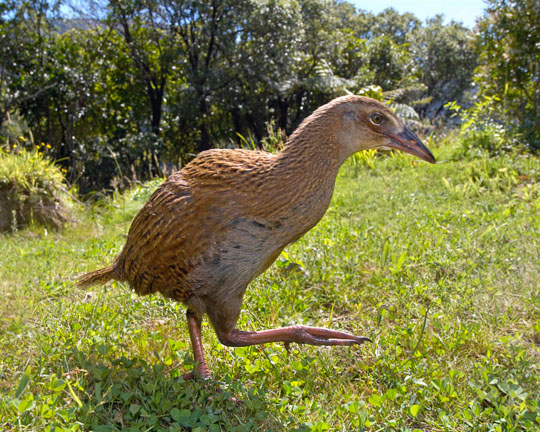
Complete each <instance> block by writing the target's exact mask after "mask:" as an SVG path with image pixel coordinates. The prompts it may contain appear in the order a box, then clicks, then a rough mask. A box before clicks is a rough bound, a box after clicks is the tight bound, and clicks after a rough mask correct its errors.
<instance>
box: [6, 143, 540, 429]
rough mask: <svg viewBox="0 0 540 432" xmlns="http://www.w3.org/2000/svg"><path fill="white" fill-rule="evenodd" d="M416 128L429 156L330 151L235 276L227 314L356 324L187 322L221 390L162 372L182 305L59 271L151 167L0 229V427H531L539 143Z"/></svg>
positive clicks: (138, 195)
mask: <svg viewBox="0 0 540 432" xmlns="http://www.w3.org/2000/svg"><path fill="white" fill-rule="evenodd" d="M458 138H459V137H458ZM433 144H434V143H432V142H430V143H429V145H430V147H432V149H433V150H434V153H435V155H436V157H437V159H438V160H439V161H440V163H438V164H437V165H434V166H431V165H428V164H424V163H422V162H419V161H418V160H415V159H414V158H412V157H410V156H394V157H391V158H376V159H374V163H375V168H376V169H372V168H371V167H370V166H369V163H367V158H366V163H365V164H364V163H363V162H362V163H359V164H357V165H354V162H353V161H350V162H348V163H346V165H345V166H344V168H343V169H342V171H341V173H340V176H339V178H338V181H337V189H336V194H335V196H334V199H333V202H332V205H331V207H330V209H329V211H328V214H327V215H326V216H325V218H324V219H323V221H322V222H321V224H319V225H318V226H317V227H316V228H315V229H314V230H312V231H311V232H310V233H308V234H307V235H306V236H305V237H304V238H303V239H301V240H300V241H299V242H297V243H295V244H293V245H291V246H289V247H288V248H287V250H286V253H285V254H283V255H282V256H281V257H279V259H278V261H277V262H276V264H275V265H274V266H273V267H271V268H270V269H269V270H268V271H267V272H266V273H264V274H263V275H262V276H261V277H259V278H258V279H257V280H255V281H254V282H253V283H252V284H251V286H250V288H249V289H248V291H247V293H246V298H245V303H244V310H243V312H242V314H241V317H240V323H239V327H240V328H242V329H247V330H256V329H264V328H273V327H277V326H283V325H290V324H294V323H300V324H310V325H317V326H321V327H333V328H341V329H344V330H347V331H350V332H353V333H356V334H363V335H366V336H370V337H371V338H372V339H373V340H374V343H373V344H369V345H363V346H361V347H334V348H328V349H326V348H321V347H311V346H306V345H302V346H298V345H293V346H291V347H290V348H291V349H290V352H287V351H286V350H285V348H284V347H282V346H280V345H278V344H267V345H265V346H257V347H245V348H227V347H224V346H222V345H221V344H220V343H219V341H218V340H217V338H216V336H215V333H214V331H213V330H212V328H211V326H210V325H208V324H207V323H206V322H205V323H204V324H203V337H204V338H203V340H204V345H205V349H206V350H207V352H208V357H209V363H210V367H211V370H212V373H213V376H214V377H215V378H216V380H217V381H219V386H220V387H221V391H220V390H218V385H217V383H214V382H210V383H197V382H184V381H183V379H182V378H181V376H182V374H183V373H185V372H186V371H188V370H189V369H190V368H191V363H192V362H193V358H192V355H191V348H190V344H189V337H188V335H187V334H188V333H187V326H186V324H185V308H184V307H183V306H182V305H180V304H176V303H173V302H172V301H169V300H167V299H164V298H162V297H161V296H159V295H152V296H146V297H138V296H136V295H134V294H133V293H132V292H131V290H130V289H129V287H127V286H126V285H124V284H120V283H113V284H111V285H109V286H105V287H94V288H92V290H91V291H80V290H77V289H76V288H75V287H74V285H73V280H74V279H75V275H76V274H79V273H81V272H83V271H85V270H90V269H94V268H97V267H99V266H102V265H104V264H106V263H108V262H110V261H111V260H112V259H113V257H114V256H115V255H116V254H117V253H118V252H119V251H120V248H121V247H122V245H123V243H124V241H125V237H124V236H125V233H126V232H127V229H128V227H129V224H130V222H131V220H132V218H133V216H134V214H135V212H136V211H137V209H138V208H140V206H141V205H142V204H143V203H144V202H145V201H146V199H147V198H148V196H149V194H150V193H152V191H153V190H155V188H156V187H157V186H158V184H159V180H156V181H153V182H152V183H151V184H145V185H142V186H138V187H136V188H134V189H133V190H130V191H129V192H126V193H124V194H116V195H115V196H114V199H112V200H111V199H110V198H105V199H104V200H103V201H102V202H100V203H99V205H98V206H94V207H90V206H89V207H87V208H86V209H85V210H84V211H81V212H80V213H79V214H78V215H77V217H78V219H79V223H78V224H77V226H72V227H68V228H67V229H66V230H64V231H63V232H62V233H55V232H52V233H51V232H48V233H47V232H44V231H37V232H30V231H19V232H18V233H15V234H11V235H6V234H4V235H0V236H1V238H0V241H1V243H2V248H1V249H0V296H1V297H2V299H3V301H2V302H0V394H1V397H0V429H2V430H13V431H25V430H52V429H53V428H55V429H56V430H79V431H82V430H96V431H100V430H103V431H104V430H109V431H110V430H131V431H145V430H148V429H150V428H153V429H154V430H237V431H247V430H274V431H279V430H283V431H292V430H297V431H307V430H314V431H324V430H332V431H333V430H336V431H351V430H389V431H392V430H395V431H398V430H409V431H413V430H416V431H425V430H444V431H484V430H494V431H533V430H537V429H538V428H539V426H540V420H539V419H540V407H539V406H538V388H539V385H540V382H539V373H538V361H537V358H538V347H537V344H538V340H539V338H540V328H539V326H538V324H537V322H536V321H537V319H536V318H537V311H538V292H537V291H538V290H537V287H538V285H539V283H540V280H539V274H538V271H537V270H538V269H537V263H538V259H539V244H538V239H539V235H540V232H539V226H538V220H540V214H539V213H540V206H539V202H540V187H539V184H540V183H539V182H540V171H539V166H540V164H539V160H538V158H537V157H536V156H534V155H531V154H527V153H525V154H521V155H520V154H512V155H510V154H508V153H501V154H498V155H494V156H493V157H491V158H487V157H485V155H483V156H482V157H475V156H474V155H473V156H472V157H471V156H467V157H466V158H461V157H459V155H462V154H463V149H462V148H460V147H459V146H460V145H461V140H460V139H457V138H456V137H450V138H448V139H447V140H444V141H441V142H440V146H434V145H433ZM29 269H31V270H29ZM233 396H234V397H236V398H239V399H241V400H242V401H243V404H242V405H237V404H236V403H235V402H234V401H233V399H232V397H233Z"/></svg>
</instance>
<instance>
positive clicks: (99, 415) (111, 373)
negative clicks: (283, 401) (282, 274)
mask: <svg viewBox="0 0 540 432" xmlns="http://www.w3.org/2000/svg"><path fill="white" fill-rule="evenodd" d="M73 354H74V357H75V363H76V364H77V365H78V366H77V367H76V368H74V369H72V372H71V374H72V375H73V376H71V378H72V379H73V381H75V382H77V383H78V384H79V388H78V389H75V392H76V393H77V394H78V395H79V396H80V395H84V398H82V397H81V398H80V399H79V400H77V397H76V396H75V394H73V396H74V399H75V402H76V403H77V404H79V410H78V411H79V413H80V415H79V416H78V420H79V421H80V422H81V423H82V424H83V425H84V429H86V430H93V431H95V432H104V431H120V430H121V431H133V432H135V431H146V430H170V431H181V430H201V431H220V430H228V431H247V430H253V429H255V430H259V429H262V430H283V429H284V428H283V425H281V424H280V423H279V420H278V419H275V418H271V416H270V415H269V414H268V402H267V400H266V397H265V395H264V394H257V392H256V391H253V390H250V391H246V389H245V388H244V387H243V385H242V383H241V382H239V381H235V380H234V377H231V376H226V377H224V381H225V382H221V383H217V382H215V381H211V382H202V381H200V380H199V381H191V380H189V381H185V380H184V379H183V378H182V373H181V372H180V371H177V370H175V369H170V368H167V367H166V366H164V365H163V364H157V365H151V364H148V363H147V362H146V361H145V360H143V359H141V358H138V357H135V358H127V357H121V358H118V359H114V360H112V361H111V362H110V364H108V365H106V364H103V363H101V362H98V361H96V360H95V359H93V358H89V357H88V355H87V353H84V352H82V351H78V350H74V352H73ZM77 375H79V376H77ZM75 392H73V393H75ZM238 400H241V401H242V402H241V403H239V402H238ZM197 428H200V429H197Z"/></svg>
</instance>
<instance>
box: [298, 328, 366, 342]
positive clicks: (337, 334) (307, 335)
mask: <svg viewBox="0 0 540 432" xmlns="http://www.w3.org/2000/svg"><path fill="white" fill-rule="evenodd" d="M292 328H293V329H294V333H295V336H296V338H297V339H296V340H294V342H297V343H303V344H310V345H347V346H348V345H355V344H358V345H359V344H362V343H364V342H372V340H371V339H370V338H368V337H365V336H356V335H352V334H349V333H345V332H342V331H338V330H331V329H326V328H321V327H308V326H294V327H292Z"/></svg>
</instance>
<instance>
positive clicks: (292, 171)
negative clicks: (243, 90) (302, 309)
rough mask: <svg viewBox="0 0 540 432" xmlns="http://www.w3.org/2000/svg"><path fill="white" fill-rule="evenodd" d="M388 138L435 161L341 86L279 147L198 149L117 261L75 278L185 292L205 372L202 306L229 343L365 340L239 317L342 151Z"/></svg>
mask: <svg viewBox="0 0 540 432" xmlns="http://www.w3.org/2000/svg"><path fill="white" fill-rule="evenodd" d="M387 147H393V148H398V149H400V150H403V151H406V152H408V153H412V154H414V155H416V156H418V157H420V158H422V159H424V160H426V161H428V162H432V163H433V162H434V161H435V160H434V159H433V156H432V155H431V153H430V152H429V150H428V149H427V148H426V147H425V146H423V144H422V143H421V142H420V140H419V139H418V138H417V137H416V136H415V135H414V134H412V133H411V132H410V131H408V129H406V128H405V127H404V126H403V124H402V123H401V122H400V121H399V120H398V119H397V118H396V117H395V116H394V115H393V114H392V113H391V112H390V111H389V110H388V109H387V108H386V107H385V106H384V105H382V104H381V103H379V102H377V101H374V100H373V99H369V98H365V97H360V96H344V97H341V98H338V99H335V100H333V101H332V102H330V103H328V104H326V105H324V106H322V107H320V108H319V109H317V110H316V111H315V112H314V113H313V114H312V115H311V116H309V117H308V118H307V119H306V120H304V122H303V123H302V124H301V125H300V127H299V128H298V129H297V130H296V131H295V132H294V133H293V134H292V136H291V137H290V138H289V140H288V141H287V143H286V145H285V148H284V149H283V150H282V151H281V152H279V153H277V154H270V153H266V152H261V151H249V150H209V151H206V152H203V153H201V154H199V155H198V156H197V157H196V158H195V159H194V160H193V161H192V162H191V163H189V164H188V165H186V166H185V167H184V168H183V169H182V170H181V171H178V172H176V173H174V174H173V175H171V176H170V177H169V178H168V179H167V180H166V181H165V182H164V183H163V184H162V185H161V186H160V187H159V188H158V189H157V190H156V191H155V192H154V194H153V195H152V196H151V197H150V199H149V200H148V202H147V203H146V204H145V205H144V207H143V208H142V209H141V210H140V211H139V213H138V214H137V216H136V217H135V219H134V221H133V223H132V225H131V228H130V230H129V234H128V238H127V241H126V244H125V245H124V248H123V250H122V252H121V253H120V254H119V255H118V257H117V258H116V260H115V261H114V263H113V264H112V265H111V266H109V267H106V268H104V269H100V270H96V271H94V272H91V273H88V274H86V275H84V276H82V277H81V278H80V280H79V285H80V286H87V285H90V284H93V283H105V282H106V281H108V280H110V279H116V280H119V281H127V282H128V283H129V284H130V286H131V287H132V288H133V289H134V290H135V291H136V292H137V293H139V294H141V295H145V294H149V293H153V292H161V293H162V294H163V295H164V296H165V297H169V298H172V299H174V300H177V301H181V302H184V303H185V304H186V305H187V306H188V325H189V330H190V337H191V341H192V344H193V349H194V354H195V359H196V361H197V362H198V370H197V371H198V373H199V374H200V375H201V376H202V377H203V378H208V376H209V372H208V368H207V367H206V361H205V358H204V354H203V350H202V343H201V340H200V321H201V317H202V316H203V315H204V314H207V315H208V317H209V319H210V321H211V323H212V325H213V327H214V329H215V330H216V333H217V335H218V337H219V339H220V340H221V341H222V342H223V343H224V344H227V345H232V346H240V345H252V344H258V343H265V342H276V341H282V342H286V343H289V342H298V343H310V344H315V345H351V344H354V343H361V342H364V341H366V340H368V339H367V338H363V337H358V336H353V335H349V334H347V333H343V332H336V331H332V330H327V329H320V328H313V327H305V326H293V327H287V328H283V329H274V330H266V331H261V332H242V331H240V330H236V329H235V326H236V322H237V320H238V315H239V312H240V309H241V304H242V297H243V295H244V292H245V290H246V288H247V286H248V284H249V282H251V280H253V279H254V278H255V277H256V276H258V275H259V274H261V273H262V272H263V271H264V270H266V269H267V268H268V267H269V266H270V265H271V264H272V263H273V262H274V260H275V259H276V258H277V257H278V256H279V254H280V252H281V251H282V250H283V248H284V247H285V246H287V245H288V244H289V243H291V242H294V241H295V240H297V239H299V238H300V237H301V236H302V235H303V234H304V233H306V232H307V231H308V230H309V229H311V228H312V227H313V226H314V225H315V224H316V223H317V222H318V221H319V220H320V219H321V218H322V216H323V215H324V213H325V212H326V209H327V208H328V205H329V203H330V200H331V198H332V193H333V190H334V182H335V179H336V176H337V172H338V170H339V167H340V165H341V164H342V163H343V161H344V160H345V159H346V158H347V157H348V156H349V155H351V154H352V153H354V152H356V151H359V150H362V149H366V148H387Z"/></svg>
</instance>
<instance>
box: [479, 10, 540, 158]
mask: <svg viewBox="0 0 540 432" xmlns="http://www.w3.org/2000/svg"><path fill="white" fill-rule="evenodd" d="M487 3H488V8H487V13H486V15H485V16H484V17H483V18H482V19H481V20H480V21H479V22H478V24H477V27H476V29H475V30H476V43H477V51H478V55H479V63H480V65H479V67H478V69H477V72H476V77H475V80H476V82H477V84H478V85H479V88H480V94H481V95H482V96H490V97H497V98H498V99H497V101H498V103H497V110H496V114H497V115H496V117H495V119H496V120H497V121H498V122H499V123H501V124H503V125H505V127H506V128H509V129H514V131H516V132H519V133H521V134H522V135H523V138H524V139H525V140H526V141H527V142H528V143H529V145H530V146H531V147H532V148H534V149H538V148H540V127H539V123H538V119H539V118H540V87H539V86H540V45H539V44H538V40H539V38H540V29H539V27H538V22H540V4H539V3H538V1H535V0H516V1H507V0H489V1H488V2H487Z"/></svg>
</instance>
